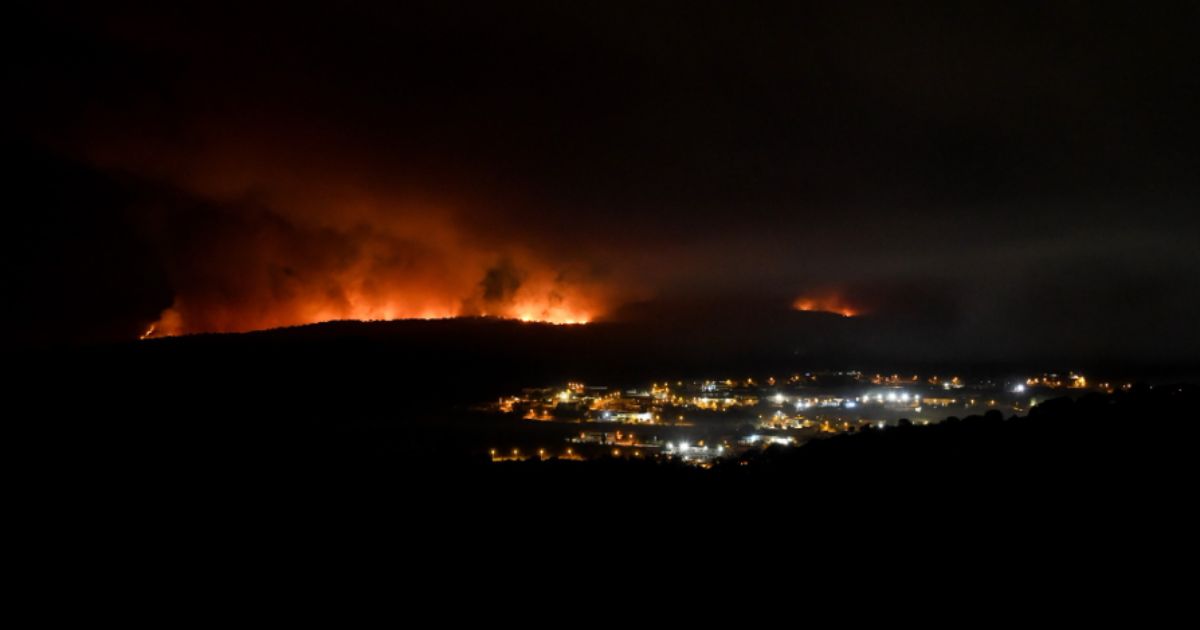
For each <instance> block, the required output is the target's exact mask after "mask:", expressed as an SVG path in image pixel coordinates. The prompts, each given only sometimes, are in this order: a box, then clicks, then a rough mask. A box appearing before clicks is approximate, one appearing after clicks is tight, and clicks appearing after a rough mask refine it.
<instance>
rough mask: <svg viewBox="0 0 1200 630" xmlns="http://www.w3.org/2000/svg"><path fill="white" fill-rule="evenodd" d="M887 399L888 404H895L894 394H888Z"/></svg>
mask: <svg viewBox="0 0 1200 630" xmlns="http://www.w3.org/2000/svg"><path fill="white" fill-rule="evenodd" d="M887 399H888V401H889V402H896V392H888V395H887Z"/></svg>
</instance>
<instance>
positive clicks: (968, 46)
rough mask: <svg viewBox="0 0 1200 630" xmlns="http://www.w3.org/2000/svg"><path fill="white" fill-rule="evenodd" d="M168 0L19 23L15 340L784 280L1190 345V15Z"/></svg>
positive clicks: (976, 324) (1016, 347)
mask: <svg viewBox="0 0 1200 630" xmlns="http://www.w3.org/2000/svg"><path fill="white" fill-rule="evenodd" d="M157 4H158V5H161V6H156V7H155V8H153V9H145V8H140V9H136V10H134V9H124V8H121V7H120V3H95V4H91V5H90V6H88V7H86V8H81V7H78V6H75V5H74V4H71V3H60V2H38V3H34V5H33V8H27V9H25V10H23V11H19V12H17V13H16V14H15V15H14V16H13V17H12V18H10V22H9V26H10V28H11V29H13V30H15V31H17V35H16V40H14V43H15V46H14V51H13V52H11V53H10V54H9V59H8V63H7V65H8V67H9V71H8V73H7V74H8V76H9V80H8V82H7V83H8V88H9V89H7V90H6V93H7V101H8V105H9V109H10V110H11V111H10V113H9V115H8V116H7V117H6V119H7V120H8V122H9V126H10V137H11V139H12V140H13V142H10V143H9V144H10V149H9V152H10V157H12V158H15V160H13V162H12V163H15V164H16V166H15V167H13V166H10V169H11V168H15V172H11V171H10V176H12V177H13V180H12V182H11V186H13V187H14V188H15V189H16V195H15V199H13V200H10V203H9V204H8V212H7V213H6V216H7V217H8V219H7V220H8V221H9V222H10V225H11V223H15V229H13V228H10V229H8V230H6V231H5V235H6V237H5V240H6V250H7V253H8V255H9V256H10V257H11V259H12V261H11V262H10V263H9V264H8V265H7V270H8V273H9V274H10V275H11V278H12V279H11V280H10V281H9V282H8V284H9V287H10V289H11V291H12V292H11V293H10V295H13V294H15V299H13V300H11V302H10V303H9V308H8V310H9V311H10V312H9V313H8V315H9V317H10V318H13V319H15V320H16V323H15V324H14V325H13V326H11V327H9V329H8V331H7V332H8V334H9V335H10V336H11V337H12V338H15V339H19V340H23V341H30V340H49V339H56V340H63V339H65V340H72V341H89V342H90V341H112V340H122V339H136V338H137V337H138V336H139V335H140V334H142V333H144V332H146V331H147V329H148V327H149V326H151V325H152V324H153V325H155V327H156V328H155V330H156V332H155V334H174V333H188V332H221V331H244V330H252V329H260V328H269V327H275V326H284V325H295V324H304V323H310V322H316V321H322V320H329V319H343V318H355V319H390V318H408V317H444V316H456V315H493V316H501V317H513V318H523V319H534V320H549V321H556V322H567V321H584V320H586V321H589V322H597V321H604V320H617V321H620V320H622V319H628V318H634V319H636V318H638V317H653V318H656V319H657V320H667V321H669V320H671V318H673V317H679V318H685V317H687V318H694V317H697V316H701V317H702V316H703V313H704V312H712V313H718V314H721V315H719V316H717V315H714V318H717V319H720V318H723V317H725V314H728V313H729V312H731V311H736V312H739V313H741V315H742V316H744V317H745V318H748V320H753V318H754V313H757V312H760V311H769V310H771V309H781V310H788V309H791V308H792V305H793V304H794V303H797V300H800V301H801V302H803V303H805V304H811V305H815V306H816V307H817V308H818V310H820V309H824V310H834V311H839V312H840V311H843V310H845V311H847V312H848V313H851V314H853V315H854V316H855V317H854V318H853V319H859V318H867V319H869V320H870V321H874V322H876V323H877V324H878V326H879V329H880V330H890V331H896V332H895V336H894V338H891V337H888V336H887V335H883V336H876V337H873V338H872V343H877V344H882V345H883V346H885V348H886V347H891V348H892V349H893V350H894V351H895V353H896V354H902V353H904V352H907V351H909V350H910V349H911V348H914V347H921V348H928V347H938V348H941V349H942V350H941V351H940V354H939V355H938V356H941V357H943V358H945V357H949V358H957V359H959V360H963V361H970V360H990V359H1012V358H1021V357H1023V356H1034V355H1036V356H1055V357H1062V358H1066V359H1071V358H1077V357H1080V358H1082V357H1104V358H1112V359H1128V360H1141V361H1181V360H1190V359H1195V358H1196V357H1198V356H1200V332H1198V330H1200V327H1198V326H1197V325H1196V322H1197V321H1198V320H1200V247H1198V243H1200V214H1198V213H1197V209H1198V208H1197V207H1198V201H1200V121H1198V120H1197V115H1198V114H1200V98H1198V97H1197V95H1198V94H1200V85H1198V83H1200V38H1197V36H1196V34H1197V32H1200V31H1198V27H1200V5H1197V4H1196V3H1194V2H1191V3H1167V2H1162V3H1134V2H1129V3H1107V2H1082V1H1081V2H1066V1H1061V2H1037V3H1023V2H1013V1H1011V0H1010V1H1006V2H995V3H993V2H969V3H944V5H942V3H929V5H928V6H915V5H916V4H917V3H895V2H820V3H803V2H788V3H759V2H721V3H717V2H679V3H656V2H637V3H628V4H625V3H617V2H585V1H572V2H561V1H560V2H506V3H473V2H450V1H445V0H443V1H439V2H430V3H424V2H386V3H324V6H320V7H312V8H309V7H306V6H304V5H303V4H299V3H278V4H274V3H252V4H254V5H255V6H253V7H249V6H246V5H247V4H251V3H244V2H243V3H231V4H228V5H227V4H225V3H221V2H204V3H199V4H198V5H196V6H188V4H189V3H157ZM910 5H912V6H910ZM939 5H941V6H939ZM888 344H892V345H891V346H889V345H888Z"/></svg>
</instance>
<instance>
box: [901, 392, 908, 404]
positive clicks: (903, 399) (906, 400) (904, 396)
mask: <svg viewBox="0 0 1200 630" xmlns="http://www.w3.org/2000/svg"><path fill="white" fill-rule="evenodd" d="M900 400H902V401H904V402H908V394H900Z"/></svg>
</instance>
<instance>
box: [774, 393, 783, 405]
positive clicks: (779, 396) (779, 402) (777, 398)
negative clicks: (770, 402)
mask: <svg viewBox="0 0 1200 630" xmlns="http://www.w3.org/2000/svg"><path fill="white" fill-rule="evenodd" d="M775 404H777V405H782V404H783V394H775Z"/></svg>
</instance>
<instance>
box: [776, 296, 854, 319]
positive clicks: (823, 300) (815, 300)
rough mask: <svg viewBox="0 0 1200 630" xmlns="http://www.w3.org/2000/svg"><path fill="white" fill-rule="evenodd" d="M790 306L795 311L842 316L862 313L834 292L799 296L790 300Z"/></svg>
mask: <svg viewBox="0 0 1200 630" xmlns="http://www.w3.org/2000/svg"><path fill="white" fill-rule="evenodd" d="M792 308H794V309H796V310H797V311H808V312H814V313H834V314H836V315H841V316H842V317H857V316H859V315H861V314H862V310H861V309H859V308H857V307H855V306H852V305H851V304H850V303H849V302H847V301H846V299H845V298H843V297H842V296H840V295H838V294H836V293H830V294H822V295H804V296H800V297H798V298H796V300H795V301H794V302H792Z"/></svg>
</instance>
